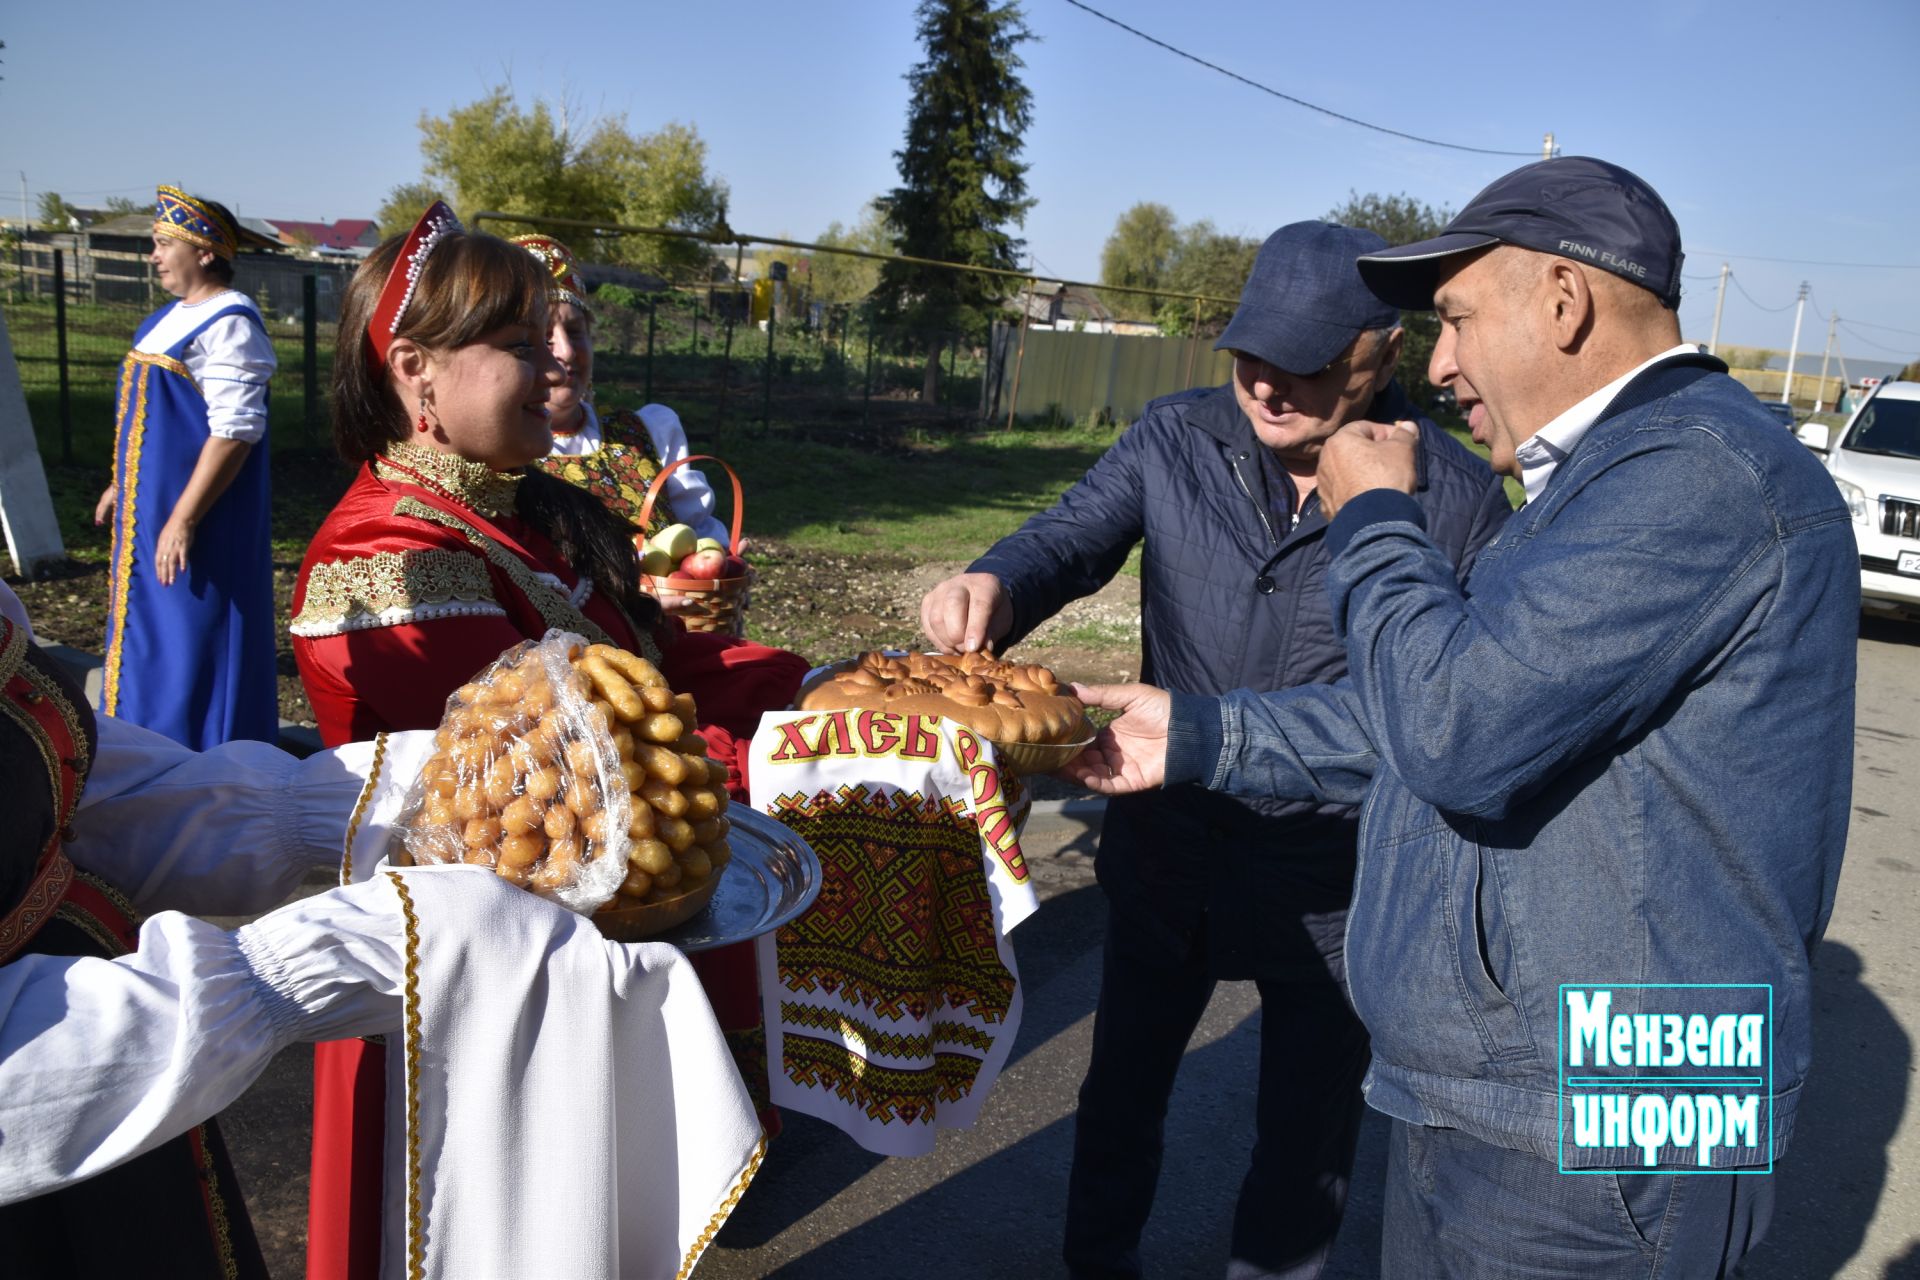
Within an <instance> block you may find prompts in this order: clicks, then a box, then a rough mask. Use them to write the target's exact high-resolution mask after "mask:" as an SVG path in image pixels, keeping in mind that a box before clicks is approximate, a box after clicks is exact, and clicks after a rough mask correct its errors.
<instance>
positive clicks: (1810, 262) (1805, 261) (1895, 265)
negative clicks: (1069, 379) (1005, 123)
mask: <svg viewBox="0 0 1920 1280" xmlns="http://www.w3.org/2000/svg"><path fill="white" fill-rule="evenodd" d="M1067 3H1068V4H1072V3H1074V0H1067ZM1692 252H1693V253H1696V254H1711V255H1713V256H1714V257H1716V258H1738V259H1740V260H1741V261H1742V262H1790V263H1793V264H1794V265H1796V266H1802V267H1869V268H1872V269H1874V270H1877V271H1920V262H1829V261H1827V260H1826V259H1824V258H1763V257H1761V256H1760V255H1759V254H1757V253H1728V252H1726V251H1725V250H1723V249H1694V250H1692Z"/></svg>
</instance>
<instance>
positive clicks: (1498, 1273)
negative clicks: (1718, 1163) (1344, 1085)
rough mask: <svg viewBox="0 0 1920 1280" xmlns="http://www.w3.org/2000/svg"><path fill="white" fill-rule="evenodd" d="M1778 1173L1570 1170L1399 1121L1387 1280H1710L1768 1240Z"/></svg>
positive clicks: (1383, 1262)
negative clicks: (1564, 1279) (1571, 1278)
mask: <svg viewBox="0 0 1920 1280" xmlns="http://www.w3.org/2000/svg"><path fill="white" fill-rule="evenodd" d="M1773 1190H1774V1184H1773V1178H1772V1177H1771V1176H1770V1175H1767V1174H1737V1175H1734V1174H1691V1175H1681V1176H1675V1175H1673V1174H1659V1173H1637V1174H1626V1175H1615V1174H1610V1173H1581V1174H1565V1173H1561V1172H1560V1170H1559V1167H1558V1165H1557V1164H1556V1163H1555V1162H1554V1161H1552V1160H1549V1159H1546V1158H1545V1157H1543V1156H1538V1155H1535V1154H1533V1153H1532V1152H1530V1151H1509V1150H1507V1149H1506V1148H1504V1147H1496V1146H1492V1145H1490V1144H1488V1143H1485V1142H1482V1141H1480V1140H1479V1139H1478V1138H1474V1137H1471V1136H1469V1135H1467V1134H1464V1133H1461V1132H1460V1131H1459V1130H1457V1129H1431V1128H1427V1127H1425V1126H1423V1125H1415V1124H1408V1123H1406V1122H1405V1121H1404V1120H1395V1121H1394V1122H1393V1136H1392V1138H1391V1139H1390V1142H1389V1155H1388V1160H1387V1189H1386V1209H1385V1221H1384V1224H1383V1226H1382V1229H1381V1237H1380V1274H1381V1276H1382V1277H1383V1278H1384V1280H1402V1278H1403V1277H1404V1278H1406V1280H1483V1278H1484V1280H1496V1278H1497V1280H1559V1278H1560V1277H1566V1276H1578V1277H1580V1280H1628V1278H1629V1277H1631V1278H1632V1280H1696V1278H1699V1280H1707V1278H1710V1277H1716V1276H1725V1275H1728V1274H1729V1273H1731V1272H1732V1270H1733V1268H1734V1266H1735V1265H1737V1264H1738V1263H1739V1261H1740V1260H1741V1259H1742V1258H1743V1257H1745V1256H1746V1255H1747V1253H1748V1252H1750V1251H1751V1250H1752V1249H1753V1247H1754V1245H1756V1244H1758V1243H1759V1241H1760V1237H1761V1236H1762V1235H1763V1234H1764V1233H1765V1231H1766V1229H1767V1222H1768V1219H1769V1218H1771V1217H1772V1214H1773Z"/></svg>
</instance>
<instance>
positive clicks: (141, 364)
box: [100, 351, 153, 715]
mask: <svg viewBox="0 0 1920 1280" xmlns="http://www.w3.org/2000/svg"><path fill="white" fill-rule="evenodd" d="M139 354H140V353H139V352H137V351H136V352H133V353H132V354H130V355H128V356H127V361H126V364H125V365H123V366H122V367H121V374H120V423H121V426H122V428H123V429H124V430H125V431H126V433H127V449H126V461H125V463H124V464H123V465H122V466H121V468H120V474H119V475H118V476H116V477H115V481H116V483H115V485H114V487H115V489H116V490H117V491H118V492H116V493H115V495H114V501H115V502H116V503H118V505H119V509H120V545H119V547H118V548H116V553H115V555H114V560H113V583H112V592H111V594H112V600H111V606H112V610H113V643H112V644H109V645H108V646H107V660H106V670H105V671H104V672H103V673H102V685H101V690H100V710H102V711H104V712H105V713H106V714H108V715H112V714H113V713H114V711H115V710H116V709H117V708H118V707H119V705H120V654H121V650H123V649H124V648H125V647H126V643H127V592H128V590H129V589H130V588H131V587H132V585H133V508H134V503H135V502H136V501H137V500H138V498H139V496H140V445H141V442H142V440H143V439H144V438H145V436H146V433H147V375H148V373H150V372H151V371H152V369H153V366H152V365H151V364H149V363H147V362H146V361H143V360H140V359H138V358H137V357H138V356H139ZM129 386H131V387H132V388H133V416H132V417H131V418H128V417H127V416H126V413H127V390H128V388H129Z"/></svg>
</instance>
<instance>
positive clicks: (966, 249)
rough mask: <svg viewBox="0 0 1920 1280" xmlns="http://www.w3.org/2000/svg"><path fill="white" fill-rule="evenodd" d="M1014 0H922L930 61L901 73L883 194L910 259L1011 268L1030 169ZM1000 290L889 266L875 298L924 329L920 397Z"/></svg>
mask: <svg viewBox="0 0 1920 1280" xmlns="http://www.w3.org/2000/svg"><path fill="white" fill-rule="evenodd" d="M1031 38H1032V36H1031V34H1030V33H1029V32H1028V30H1027V26H1026V23H1025V22H1024V21H1023V20H1022V19H1021V17H1020V10H1019V6H1018V5H1017V4H1014V3H1004V4H996V3H994V0H921V4H920V42H921V44H922V45H923V46H924V47H925V49H926V59H925V60H924V61H923V62H920V63H918V64H917V65H915V66H914V68H913V69H912V70H911V71H909V72H908V73H907V84H908V86H909V87H910V92H909V94H908V99H909V101H910V102H911V103H912V104H913V105H912V107H911V109H910V111H909V114H908V116H907V133H906V143H905V145H904V146H903V147H902V148H901V149H900V150H899V151H896V152H894V159H895V160H896V161H897V162H898V164H899V169H900V185H899V186H897V187H895V188H894V189H893V190H892V191H890V192H889V193H887V194H886V195H885V196H883V197H882V198H881V201H880V204H881V208H882V209H883V210H884V211H885V213H886V218H887V225H888V227H889V228H890V229H891V231H892V233H893V239H894V244H895V246H896V247H897V248H898V249H899V251H900V252H901V253H903V254H907V255H910V256H912V257H916V258H934V259H938V260H940V261H944V262H964V263H968V264H970V265H973V266H981V267H997V268H1001V269H1003V270H1012V269H1015V268H1016V267H1017V266H1018V264H1019V260H1020V251H1021V249H1022V248H1024V247H1025V246H1024V245H1023V244H1022V242H1021V241H1020V240H1019V239H1017V238H1016V237H1015V236H1014V234H1013V233H1012V231H1011V230H1010V229H1009V228H1010V227H1016V226H1018V225H1019V224H1020V223H1022V222H1023V221H1024V220H1025V218H1026V214H1027V210H1028V209H1030V208H1032V207H1033V201H1031V200H1030V199H1028V198H1027V177H1026V174H1027V166H1026V165H1025V164H1023V163H1022V162H1021V160H1020V158H1019V157H1020V143H1021V138H1022V136H1023V135H1024V134H1025V132H1026V130H1027V127H1028V125H1029V124H1030V123H1031V122H1032V119H1033V95H1032V93H1031V92H1030V91H1029V90H1028V89H1027V87H1026V86H1025V85H1024V84H1022V83H1021V81H1020V76H1019V70H1020V68H1021V66H1022V65H1024V64H1023V63H1022V62H1021V60H1020V56H1019V52H1018V50H1019V47H1020V45H1021V44H1022V43H1023V42H1025V41H1027V40H1029V39H1031ZM1008 292H1009V290H1008V288H1007V286H1006V285H1005V284H1004V283H1003V282H1002V281H1001V280H999V279H996V278H995V277H992V276H985V275H977V274H975V273H973V272H967V271H951V270H943V269H940V268H935V267H920V266H914V265H912V264H909V263H897V262H889V263H887V264H885V265H884V266H883V267H882V268H881V270H880V286H879V290H878V293H879V297H880V300H881V303H882V306H883V309H884V311H885V313H886V314H887V316H888V318H889V319H892V320H895V321H898V322H902V323H905V324H907V325H910V326H912V327H914V328H917V329H921V330H931V331H933V333H932V335H931V336H929V337H928V338H927V339H926V348H927V364H926V373H925V376H924V379H923V382H922V386H921V397H922V399H924V400H926V401H929V402H931V401H932V400H933V399H934V396H935V393H936V392H937V391H938V389H939V374H940V352H941V349H942V347H943V346H944V345H945V337H944V334H943V331H944V332H952V331H955V330H959V331H961V332H964V333H969V334H972V335H976V336H977V335H978V334H979V333H980V332H981V331H982V330H984V329H985V328H986V326H987V324H988V322H989V321H990V320H991V318H992V317H993V316H994V315H995V314H997V312H998V307H999V303H1000V300H1001V299H1002V298H1003V297H1005V296H1006V294H1007V293H1008Z"/></svg>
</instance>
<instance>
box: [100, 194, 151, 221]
mask: <svg viewBox="0 0 1920 1280" xmlns="http://www.w3.org/2000/svg"><path fill="white" fill-rule="evenodd" d="M107 212H108V213H110V214H112V215H113V216H114V217H116V218H118V217H121V216H123V215H125V214H129V213H152V212H153V201H151V200H135V199H134V198H133V197H131V196H108V197H107Z"/></svg>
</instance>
